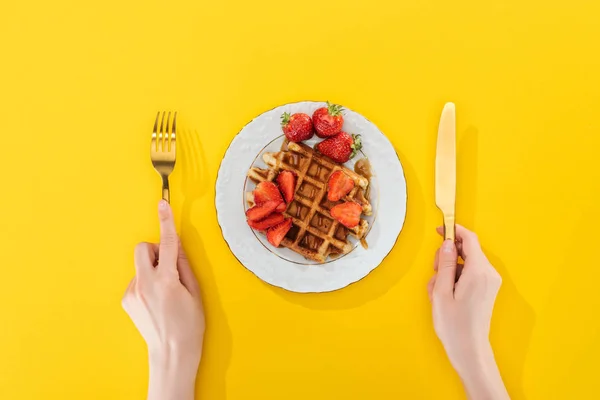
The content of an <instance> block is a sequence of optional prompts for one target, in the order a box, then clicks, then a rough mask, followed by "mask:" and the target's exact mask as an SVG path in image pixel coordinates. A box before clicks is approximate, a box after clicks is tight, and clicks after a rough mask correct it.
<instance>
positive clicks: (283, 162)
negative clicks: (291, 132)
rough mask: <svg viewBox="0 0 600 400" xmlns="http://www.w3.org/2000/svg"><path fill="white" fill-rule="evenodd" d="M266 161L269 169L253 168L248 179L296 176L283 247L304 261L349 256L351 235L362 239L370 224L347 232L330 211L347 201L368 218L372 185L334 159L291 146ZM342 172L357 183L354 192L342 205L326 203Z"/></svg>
mask: <svg viewBox="0 0 600 400" xmlns="http://www.w3.org/2000/svg"><path fill="white" fill-rule="evenodd" d="M263 160H264V161H265V163H266V164H267V165H268V166H269V168H268V169H262V168H257V167H253V168H251V169H250V171H248V177H249V178H250V179H251V180H252V181H254V182H256V183H259V182H262V181H273V180H274V179H275V178H276V177H277V175H278V174H279V172H280V171H281V170H287V171H292V172H294V173H296V176H297V181H296V191H295V194H294V200H293V201H292V202H291V203H290V204H289V205H288V207H287V210H286V211H285V213H284V215H285V216H286V217H288V218H292V221H293V226H292V229H290V231H289V232H288V233H287V235H286V237H285V238H284V239H283V241H282V242H281V245H282V246H284V247H287V248H289V249H291V250H293V251H295V252H296V253H299V254H301V255H303V256H304V257H306V258H308V259H311V260H314V261H317V262H324V261H325V260H326V258H327V257H328V256H335V255H340V254H346V253H348V252H350V251H351V250H352V244H351V243H350V242H349V241H348V234H352V235H353V236H355V237H356V238H358V239H362V238H363V237H364V235H365V234H366V232H367V228H368V226H369V224H368V223H367V221H366V220H364V219H361V220H360V223H359V224H358V225H357V226H356V227H354V228H346V227H344V226H343V225H341V224H340V223H339V222H338V221H336V220H335V219H333V218H332V217H331V214H330V213H329V210H331V208H332V207H333V206H335V205H336V204H339V203H342V202H344V201H354V202H356V203H358V204H360V205H361V206H362V208H363V213H364V214H365V215H370V214H371V212H372V208H371V204H370V202H369V201H368V199H367V198H366V196H365V192H366V190H367V187H368V185H369V181H368V180H367V179H366V178H365V177H363V176H361V175H358V174H357V173H355V172H354V171H351V170H349V169H348V168H345V167H344V166H342V165H340V164H337V163H335V162H334V161H332V160H331V159H329V158H327V157H325V156H323V155H321V154H319V153H317V152H316V151H314V150H313V149H311V148H310V147H308V146H306V145H304V144H299V143H289V145H288V151H280V152H276V153H265V154H264V155H263ZM339 170H341V171H343V172H344V173H345V174H346V175H348V176H349V177H350V178H351V179H352V180H354V184H355V186H354V189H352V191H351V192H350V193H348V195H347V196H346V197H344V198H343V199H342V200H341V201H338V202H331V201H329V200H328V199H327V195H326V194H327V182H328V180H329V176H330V175H331V174H332V173H333V172H335V171H339ZM253 200H254V199H253V196H252V193H248V201H249V202H251V203H253Z"/></svg>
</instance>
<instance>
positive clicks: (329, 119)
mask: <svg viewBox="0 0 600 400" xmlns="http://www.w3.org/2000/svg"><path fill="white" fill-rule="evenodd" d="M342 110H343V108H342V106H339V105H337V104H329V102H327V107H321V108H319V109H317V110H316V111H315V112H314V113H313V117H312V122H313V125H314V126H315V131H317V136H318V137H320V138H326V137H329V136H333V135H336V134H338V133H340V132H341V131H342V125H344V116H343V115H342Z"/></svg>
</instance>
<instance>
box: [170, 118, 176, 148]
mask: <svg viewBox="0 0 600 400" xmlns="http://www.w3.org/2000/svg"><path fill="white" fill-rule="evenodd" d="M176 132H177V111H175V114H174V115H173V125H172V127H171V147H169V150H172V151H174V150H175V134H176Z"/></svg>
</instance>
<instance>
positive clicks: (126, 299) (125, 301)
mask: <svg viewBox="0 0 600 400" xmlns="http://www.w3.org/2000/svg"><path fill="white" fill-rule="evenodd" d="M136 280H137V275H136V276H134V277H133V279H132V280H130V281H129V285H127V289H125V293H124V294H123V297H122V298H121V307H123V309H124V310H125V312H127V313H128V314H129V312H130V310H131V307H130V306H131V302H130V297H131V292H132V290H133V287H134V286H135V282H136Z"/></svg>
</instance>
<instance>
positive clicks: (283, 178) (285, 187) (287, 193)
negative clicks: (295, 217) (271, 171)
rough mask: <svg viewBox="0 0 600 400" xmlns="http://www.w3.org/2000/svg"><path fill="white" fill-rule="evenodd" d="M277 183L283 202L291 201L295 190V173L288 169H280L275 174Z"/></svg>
mask: <svg viewBox="0 0 600 400" xmlns="http://www.w3.org/2000/svg"><path fill="white" fill-rule="evenodd" d="M277 183H278V184H279V189H280V190H281V193H282V194H283V198H284V199H285V202H286V203H288V204H289V203H291V202H292V200H294V192H295V191H296V175H295V174H294V173H293V172H290V171H281V172H280V173H279V175H278V176H277Z"/></svg>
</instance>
